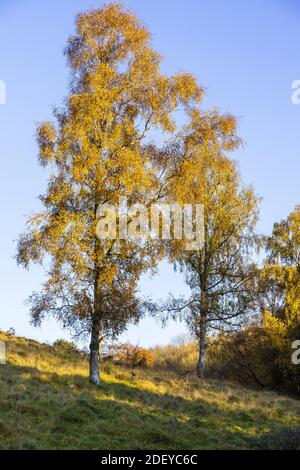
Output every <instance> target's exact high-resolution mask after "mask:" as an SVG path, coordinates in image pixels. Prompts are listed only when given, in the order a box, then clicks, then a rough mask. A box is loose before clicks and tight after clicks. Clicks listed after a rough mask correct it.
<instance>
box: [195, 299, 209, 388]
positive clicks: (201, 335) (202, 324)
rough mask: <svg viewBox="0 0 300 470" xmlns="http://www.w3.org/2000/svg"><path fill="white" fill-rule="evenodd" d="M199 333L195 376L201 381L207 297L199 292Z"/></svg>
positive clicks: (204, 349)
mask: <svg viewBox="0 0 300 470" xmlns="http://www.w3.org/2000/svg"><path fill="white" fill-rule="evenodd" d="M200 306H201V311H200V332H199V358H198V363H197V369H196V373H197V376H198V377H199V378H201V379H203V377H204V375H205V355H206V321H207V296H206V292H205V291H202V292H201V300H200Z"/></svg>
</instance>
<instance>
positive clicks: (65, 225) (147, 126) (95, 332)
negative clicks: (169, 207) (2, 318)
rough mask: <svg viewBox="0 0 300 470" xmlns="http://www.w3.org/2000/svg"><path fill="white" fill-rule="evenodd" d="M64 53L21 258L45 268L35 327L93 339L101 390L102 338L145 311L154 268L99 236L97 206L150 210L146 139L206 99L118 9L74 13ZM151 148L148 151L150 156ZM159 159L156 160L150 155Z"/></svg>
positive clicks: (137, 252) (138, 253)
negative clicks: (146, 283)
mask: <svg viewBox="0 0 300 470" xmlns="http://www.w3.org/2000/svg"><path fill="white" fill-rule="evenodd" d="M76 28H77V29H76V35H75V36H73V37H71V38H70V39H69V42H68V46H67V48H66V55H67V58H68V62H69V65H70V67H71V77H72V80H71V89H70V94H69V95H68V97H67V99H66V103H65V106H64V108H63V109H57V110H56V111H55V118H56V124H54V123H52V122H44V123H42V124H41V125H39V127H38V132H37V135H38V145H39V160H40V163H41V165H43V166H45V165H48V164H51V165H52V170H53V173H52V175H51V176H50V178H49V184H48V189H47V191H46V194H45V195H43V196H41V202H42V204H43V206H44V208H43V210H42V211H41V212H40V213H38V214H35V215H33V216H32V217H30V218H29V220H28V229H27V231H26V232H25V233H24V234H23V235H22V236H21V237H20V239H19V243H18V252H17V261H18V263H19V264H21V265H23V266H25V267H28V266H29V263H30V262H35V263H41V264H44V265H45V266H46V267H47V280H46V282H45V283H44V285H43V289H42V291H41V292H40V293H33V294H32V296H31V298H30V303H31V314H32V321H33V322H34V323H35V324H38V323H40V322H41V320H42V319H43V318H44V317H45V316H46V315H47V314H51V315H53V316H54V317H55V318H56V319H57V320H59V321H61V322H62V324H63V326H64V327H68V328H69V327H70V328H74V329H75V331H76V332H77V333H81V332H86V333H88V334H91V343H90V380H91V381H92V382H93V383H95V384H99V383H100V379H99V342H101V339H102V338H103V335H108V334H110V335H112V336H113V337H115V336H117V335H118V334H119V333H120V332H121V331H123V329H124V328H125V327H126V325H127V323H128V321H130V320H132V321H135V320H137V319H138V318H139V316H140V315H141V313H142V303H141V302H140V300H139V299H138V297H137V281H138V279H139V276H140V274H141V273H142V272H143V271H144V270H145V269H148V268H149V267H153V266H154V265H155V263H156V262H157V257H156V256H154V253H153V249H152V251H151V250H149V249H148V247H147V246H146V245H147V244H144V245H143V246H138V245H137V244H136V243H134V242H128V241H127V242H123V241H122V243H120V244H119V245H118V247H117V249H116V243H115V240H109V239H108V240H100V239H99V238H97V236H96V227H97V223H98V218H97V208H98V207H99V205H101V204H105V203H109V204H114V205H115V204H118V203H119V198H120V197H121V196H126V197H127V198H128V203H129V204H132V203H135V202H139V203H144V204H149V202H150V201H152V200H155V199H156V198H157V197H158V195H159V194H160V189H161V187H160V181H159V178H158V174H157V171H156V170H155V165H156V164H155V162H154V161H153V162H151V158H152V157H151V152H150V151H149V147H147V146H146V142H145V138H146V136H147V134H148V132H149V130H151V129H152V128H160V129H161V130H162V131H164V132H172V131H173V130H174V129H175V122H174V119H173V117H172V113H173V111H175V110H176V109H177V108H178V106H181V107H185V106H190V105H192V103H193V102H194V101H198V100H199V99H200V98H201V96H202V89H201V88H199V87H198V86H197V84H196V82H195V80H194V78H193V77H192V76H191V75H189V74H185V73H181V74H178V75H175V76H172V77H170V78H168V77H166V76H164V75H162V74H161V72H160V61H161V59H160V56H159V55H158V54H157V52H155V51H154V50H153V49H152V47H151V45H150V43H149V33H148V31H147V29H146V28H145V27H144V26H143V25H142V24H141V23H140V22H139V21H138V20H137V18H136V17H135V16H134V15H133V14H132V13H131V12H130V11H127V10H125V9H123V8H122V7H121V6H120V5H119V4H109V5H108V6H105V7H104V8H102V9H97V10H89V11H88V12H86V13H81V14H79V15H78V17H77V22H76ZM147 149H148V150H147ZM154 157H155V155H154Z"/></svg>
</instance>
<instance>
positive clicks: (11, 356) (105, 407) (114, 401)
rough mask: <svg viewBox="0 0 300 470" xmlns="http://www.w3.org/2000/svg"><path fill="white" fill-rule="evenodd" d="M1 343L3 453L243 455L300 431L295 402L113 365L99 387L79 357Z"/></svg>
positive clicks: (299, 407)
mask: <svg viewBox="0 0 300 470" xmlns="http://www.w3.org/2000/svg"><path fill="white" fill-rule="evenodd" d="M0 339H2V340H3V341H5V343H6V346H7V360H8V361H7V362H8V363H7V364H6V365H0V448H1V449H245V448H256V447H258V446H259V439H260V436H261V435H262V434H263V433H265V432H268V431H270V430H271V431H278V430H280V429H282V428H284V427H287V426H288V427H293V426H299V425H300V417H299V416H300V402H299V401H296V400H292V399H290V398H287V397H283V396H279V395H276V394H275V393H272V392H255V391H251V390H247V389H244V388H242V387H238V386H233V385H229V384H226V383H225V384H224V383H223V384H220V383H216V382H214V381H204V382H200V381H199V380H197V379H196V378H194V377H191V378H186V379H184V380H183V379H181V380H179V379H177V378H176V377H175V376H172V374H169V375H167V376H166V374H165V373H163V374H162V373H159V372H157V371H152V370H142V369H140V370H137V371H136V375H135V376H134V377H133V378H132V376H131V372H130V371H129V370H126V369H125V368H121V367H117V366H115V365H112V364H106V365H105V366H104V373H103V380H104V384H103V387H102V388H96V387H92V386H91V385H90V384H89V382H88V379H87V375H88V368H87V359H86V358H85V357H84V356H82V355H80V354H79V353H78V354H76V353H64V352H58V351H55V350H54V349H53V348H51V347H50V346H47V345H44V344H39V343H37V342H35V341H31V340H28V339H25V338H17V337H13V336H7V335H4V334H3V333H0Z"/></svg>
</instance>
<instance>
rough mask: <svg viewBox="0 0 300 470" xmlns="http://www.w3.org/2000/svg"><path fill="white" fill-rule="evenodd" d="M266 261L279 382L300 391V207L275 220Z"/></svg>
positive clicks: (265, 306)
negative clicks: (296, 358) (298, 346)
mask: <svg viewBox="0 0 300 470" xmlns="http://www.w3.org/2000/svg"><path fill="white" fill-rule="evenodd" d="M266 252H267V255H266V260H265V264H264V266H263V268H262V269H261V271H260V275H259V283H258V284H259V299H260V308H261V312H262V314H263V325H264V328H265V330H266V331H267V332H268V334H269V337H270V342H271V343H272V346H273V349H274V351H275V355H276V357H275V360H274V364H273V367H275V368H276V371H277V377H276V381H277V383H276V384H275V385H276V386H277V387H281V388H282V389H286V390H287V389H290V390H292V391H295V390H296V391H297V393H299V391H300V380H299V379H300V374H299V370H298V369H299V366H298V365H297V364H293V361H292V354H293V352H294V350H293V344H294V342H296V341H298V340H299V339H300V206H297V207H296V208H295V210H294V211H293V212H291V213H290V214H289V215H288V217H287V218H286V219H285V220H282V221H281V222H279V223H275V224H274V227H273V232H272V235H271V236H270V237H266Z"/></svg>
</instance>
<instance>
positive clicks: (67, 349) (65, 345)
mask: <svg viewBox="0 0 300 470" xmlns="http://www.w3.org/2000/svg"><path fill="white" fill-rule="evenodd" d="M53 348H54V349H55V350H56V351H58V352H59V351H60V352H64V353H74V352H79V351H78V348H77V346H76V344H75V343H73V342H72V341H66V340H65V339H57V340H56V341H54V343H53Z"/></svg>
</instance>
